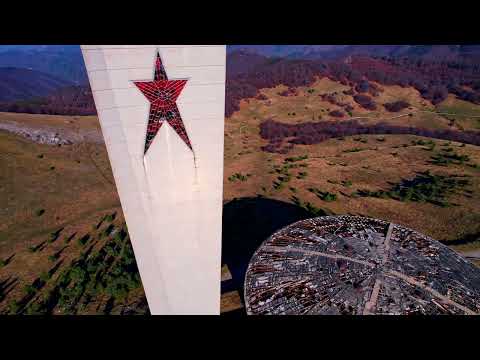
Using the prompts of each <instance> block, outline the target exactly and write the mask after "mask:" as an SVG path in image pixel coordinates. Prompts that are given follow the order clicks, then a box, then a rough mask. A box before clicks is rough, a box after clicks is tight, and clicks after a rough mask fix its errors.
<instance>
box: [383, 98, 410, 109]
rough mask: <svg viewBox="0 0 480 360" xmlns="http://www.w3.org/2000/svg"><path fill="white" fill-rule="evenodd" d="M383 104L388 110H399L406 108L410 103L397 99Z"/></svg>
mask: <svg viewBox="0 0 480 360" xmlns="http://www.w3.org/2000/svg"><path fill="white" fill-rule="evenodd" d="M383 106H384V107H385V109H387V110H388V111H390V112H399V111H401V110H403V109H406V108H408V107H409V106H410V104H409V103H408V102H406V101H403V100H399V101H394V102H391V103H386V104H384V105H383Z"/></svg>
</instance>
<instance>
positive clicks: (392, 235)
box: [245, 216, 480, 315]
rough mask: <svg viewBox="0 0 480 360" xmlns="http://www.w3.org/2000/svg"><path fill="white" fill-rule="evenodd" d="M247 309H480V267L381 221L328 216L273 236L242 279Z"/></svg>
mask: <svg viewBox="0 0 480 360" xmlns="http://www.w3.org/2000/svg"><path fill="white" fill-rule="evenodd" d="M245 304H246V309H247V313H248V314H364V315H367V314H470V315H474V314H478V313H480V269H479V268H477V267H476V266H475V265H473V264H472V263H470V262H468V261H467V260H465V259H464V258H462V257H461V256H460V255H459V254H457V253H456V252H454V251H453V250H451V249H449V248H448V247H447V246H445V245H443V244H441V243H440V242H438V241H435V240H433V239H431V238H429V237H427V236H425V235H422V234H420V233H418V232H416V231H414V230H411V229H408V228H405V227H403V226H400V225H396V224H392V223H389V222H386V221H382V220H378V219H369V218H364V217H358V216H325V217H319V218H314V219H308V220H302V221H299V222H296V223H294V224H292V225H289V226H287V227H286V228H283V229H281V230H279V231H277V232H276V233H274V234H273V235H272V236H270V238H268V239H267V240H266V241H265V242H264V243H263V244H262V245H261V246H260V248H259V249H258V250H257V251H256V253H255V254H254V256H253V257H252V259H251V261H250V264H249V266H248V269H247V273H246V276H245Z"/></svg>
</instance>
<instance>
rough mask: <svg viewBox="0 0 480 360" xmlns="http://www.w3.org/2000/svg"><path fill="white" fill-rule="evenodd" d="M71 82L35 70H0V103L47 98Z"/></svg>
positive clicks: (11, 68)
mask: <svg viewBox="0 0 480 360" xmlns="http://www.w3.org/2000/svg"><path fill="white" fill-rule="evenodd" d="M69 85H72V82H70V81H67V80H64V79H60V78H57V77H54V76H52V75H50V74H46V73H43V72H40V71H36V70H30V69H23V68H14V67H4V68H0V101H1V102H8V101H16V100H28V99H32V98H38V97H44V96H48V95H50V94H51V93H53V92H54V91H57V90H58V89H60V88H63V87H65V86H69Z"/></svg>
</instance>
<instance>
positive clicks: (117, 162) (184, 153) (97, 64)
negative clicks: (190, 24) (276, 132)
mask: <svg viewBox="0 0 480 360" xmlns="http://www.w3.org/2000/svg"><path fill="white" fill-rule="evenodd" d="M81 48H82V52H83V57H84V60H85V65H86V67H87V72H88V77H89V80H90V86H91V88H92V92H93V97H94V99H95V105H96V108H97V112H98V117H99V120H100V124H101V127H102V132H103V136H104V139H105V143H106V146H107V150H108V155H109V159H110V163H111V166H112V170H113V175H114V177H115V182H116V185H117V190H118V193H119V196H120V200H121V204H122V209H123V212H124V215H125V219H126V222H127V226H128V231H129V234H130V238H131V240H132V246H133V249H134V251H135V257H136V259H137V263H138V266H139V270H140V275H141V278H142V282H143V286H144V288H145V292H146V296H147V300H148V304H149V307H150V311H151V313H152V314H219V313H220V267H221V263H220V261H221V259H220V257H221V229H222V195H223V134H224V108H225V59H226V49H225V46H209V45H204V46H203V45H196V46H187V45H141V46H140V45H83V46H82V47H81Z"/></svg>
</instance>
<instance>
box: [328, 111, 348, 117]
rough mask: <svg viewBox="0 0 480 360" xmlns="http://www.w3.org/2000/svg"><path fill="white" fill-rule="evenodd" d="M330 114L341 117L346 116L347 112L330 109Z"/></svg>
mask: <svg viewBox="0 0 480 360" xmlns="http://www.w3.org/2000/svg"><path fill="white" fill-rule="evenodd" d="M329 115H330V116H333V117H337V118H340V117H344V116H345V114H344V113H343V112H341V111H340V110H333V111H330V113H329Z"/></svg>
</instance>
